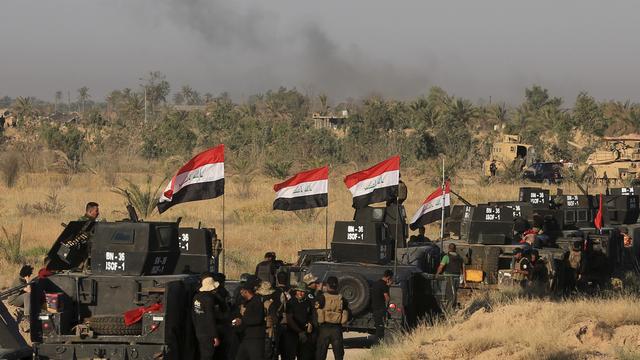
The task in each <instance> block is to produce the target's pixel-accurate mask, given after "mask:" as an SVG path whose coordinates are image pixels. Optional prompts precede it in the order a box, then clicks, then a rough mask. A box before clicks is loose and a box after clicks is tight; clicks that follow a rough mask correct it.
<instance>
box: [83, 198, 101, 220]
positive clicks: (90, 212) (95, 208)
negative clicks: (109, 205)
mask: <svg viewBox="0 0 640 360" xmlns="http://www.w3.org/2000/svg"><path fill="white" fill-rule="evenodd" d="M99 207H100V205H98V203H97V202H93V201H90V202H88V203H87V206H85V211H84V215H82V216H81V217H80V218H79V219H78V221H89V220H92V221H96V219H97V218H98V216H100V208H99Z"/></svg>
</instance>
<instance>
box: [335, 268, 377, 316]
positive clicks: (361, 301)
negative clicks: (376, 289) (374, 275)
mask: <svg viewBox="0 0 640 360" xmlns="http://www.w3.org/2000/svg"><path fill="white" fill-rule="evenodd" d="M338 289H339V291H340V294H341V295H342V297H343V298H344V299H345V300H347V302H348V303H349V309H350V310H351V313H352V314H353V316H356V315H359V314H361V313H362V312H364V311H365V310H366V309H367V308H368V307H369V301H370V298H371V294H370V291H369V283H368V282H367V280H366V279H365V278H364V277H363V276H362V275H360V274H354V273H346V274H343V275H340V276H339V277H338Z"/></svg>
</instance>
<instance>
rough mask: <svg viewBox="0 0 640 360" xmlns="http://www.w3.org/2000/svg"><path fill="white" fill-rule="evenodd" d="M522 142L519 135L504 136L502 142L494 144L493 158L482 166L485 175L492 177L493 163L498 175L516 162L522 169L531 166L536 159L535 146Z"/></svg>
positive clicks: (492, 148)
mask: <svg viewBox="0 0 640 360" xmlns="http://www.w3.org/2000/svg"><path fill="white" fill-rule="evenodd" d="M521 141H522V139H521V138H520V136H518V135H503V136H502V139H501V141H500V142H496V143H494V144H493V146H492V147H491V155H490V156H491V157H490V159H488V160H486V161H485V162H484V163H483V165H482V172H483V174H484V175H485V176H491V168H490V167H491V163H492V162H493V161H495V164H496V170H497V172H498V174H500V173H501V172H502V171H504V170H505V169H506V168H508V167H510V166H511V165H512V164H513V163H514V162H516V161H519V162H520V164H521V166H522V167H524V166H526V165H530V164H531V163H532V162H533V159H535V151H534V148H533V145H530V144H523V143H521Z"/></svg>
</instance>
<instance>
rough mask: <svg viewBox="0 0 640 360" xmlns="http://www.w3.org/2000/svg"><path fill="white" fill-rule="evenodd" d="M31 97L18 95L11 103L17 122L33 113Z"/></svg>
mask: <svg viewBox="0 0 640 360" xmlns="http://www.w3.org/2000/svg"><path fill="white" fill-rule="evenodd" d="M33 110H34V109H33V98H31V97H28V96H27V97H23V96H18V97H17V98H16V101H15V102H14V103H13V111H15V113H16V115H18V117H17V120H18V122H19V123H20V122H22V121H24V119H25V118H26V117H28V116H31V115H33Z"/></svg>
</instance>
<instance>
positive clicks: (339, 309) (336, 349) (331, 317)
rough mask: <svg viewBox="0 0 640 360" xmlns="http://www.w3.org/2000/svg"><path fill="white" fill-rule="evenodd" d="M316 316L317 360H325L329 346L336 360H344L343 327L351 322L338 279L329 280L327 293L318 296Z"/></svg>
mask: <svg viewBox="0 0 640 360" xmlns="http://www.w3.org/2000/svg"><path fill="white" fill-rule="evenodd" d="M315 307H316V314H317V315H316V316H317V318H318V320H317V321H318V324H319V328H320V329H319V331H318V342H317V344H316V346H317V348H316V360H325V359H326V358H327V351H328V350H329V344H331V347H332V348H333V356H334V358H335V359H336V360H342V359H343V358H344V340H343V337H342V326H343V325H345V324H346V323H347V322H348V321H349V316H350V314H349V303H347V301H346V300H345V299H344V298H343V297H342V295H340V293H339V292H338V278H336V277H335V276H329V278H327V292H325V293H324V294H321V295H320V296H318V300H317V302H316V305H315Z"/></svg>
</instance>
